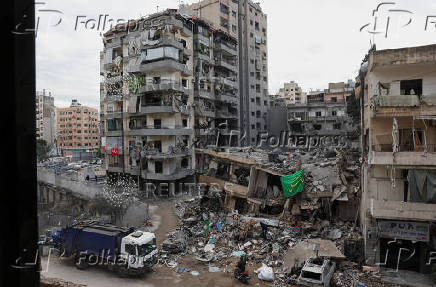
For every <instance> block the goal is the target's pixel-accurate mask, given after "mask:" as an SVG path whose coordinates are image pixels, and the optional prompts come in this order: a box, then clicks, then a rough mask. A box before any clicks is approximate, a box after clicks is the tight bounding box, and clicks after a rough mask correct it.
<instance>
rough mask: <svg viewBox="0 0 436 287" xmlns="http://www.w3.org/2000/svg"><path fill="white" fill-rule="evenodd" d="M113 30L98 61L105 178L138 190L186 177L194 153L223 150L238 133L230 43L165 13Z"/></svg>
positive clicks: (200, 24)
mask: <svg viewBox="0 0 436 287" xmlns="http://www.w3.org/2000/svg"><path fill="white" fill-rule="evenodd" d="M129 25H130V26H129V27H128V28H127V27H126V25H124V27H122V28H121V29H117V28H113V29H111V30H110V31H108V32H107V33H106V34H105V35H104V51H103V52H102V53H101V55H100V58H101V59H100V60H101V75H102V77H103V81H102V84H101V87H100V89H101V130H102V137H103V140H102V142H103V144H102V146H103V147H104V152H105V156H106V165H107V172H108V174H115V175H116V174H129V175H131V176H132V178H134V179H137V181H138V184H139V187H140V188H143V186H144V183H145V182H147V183H155V184H156V186H158V187H159V186H160V185H159V183H162V182H165V183H168V182H171V183H176V184H174V185H170V190H169V192H170V193H171V192H174V191H176V190H171V189H175V188H177V187H178V186H179V185H178V184H177V183H178V182H182V181H184V180H186V179H187V178H189V177H190V176H192V174H193V170H194V169H195V153H194V152H193V147H194V146H207V145H209V144H215V143H216V141H217V139H218V136H219V134H221V136H219V140H220V143H221V144H223V145H228V143H227V141H230V132H229V131H230V130H231V129H238V127H239V116H238V114H239V94H238V82H237V80H236V79H237V73H238V61H237V39H236V38H234V37H232V36H231V35H230V34H228V33H226V32H224V31H221V30H216V29H213V28H212V26H211V24H210V23H208V22H207V21H206V20H202V19H199V18H198V17H195V16H192V15H191V16H188V15H187V14H186V13H183V14H182V13H181V11H178V10H166V11H164V12H160V13H156V14H153V15H151V16H149V17H147V18H143V19H140V20H137V21H135V22H129Z"/></svg>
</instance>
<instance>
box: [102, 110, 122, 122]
mask: <svg viewBox="0 0 436 287" xmlns="http://www.w3.org/2000/svg"><path fill="white" fill-rule="evenodd" d="M103 116H104V118H105V119H106V120H112V119H121V118H122V117H123V113H122V112H121V111H115V112H106V114H104V115H103Z"/></svg>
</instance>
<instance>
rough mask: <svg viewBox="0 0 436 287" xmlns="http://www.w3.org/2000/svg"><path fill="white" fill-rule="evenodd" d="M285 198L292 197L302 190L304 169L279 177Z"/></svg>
mask: <svg viewBox="0 0 436 287" xmlns="http://www.w3.org/2000/svg"><path fill="white" fill-rule="evenodd" d="M280 181H281V182H282V187H283V194H284V196H285V198H288V197H292V196H294V195H296V194H297V193H300V192H301V191H303V187H304V169H302V170H299V171H297V172H296V173H294V174H290V175H285V176H282V177H281V178H280Z"/></svg>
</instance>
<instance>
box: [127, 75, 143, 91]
mask: <svg viewBox="0 0 436 287" xmlns="http://www.w3.org/2000/svg"><path fill="white" fill-rule="evenodd" d="M143 85H145V76H137V75H130V76H129V92H130V93H132V94H139V89H140V88H141V87H142V86H143Z"/></svg>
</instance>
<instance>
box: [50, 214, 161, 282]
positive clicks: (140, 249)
mask: <svg viewBox="0 0 436 287" xmlns="http://www.w3.org/2000/svg"><path fill="white" fill-rule="evenodd" d="M53 242H54V246H55V247H56V248H58V249H59V251H60V254H61V256H63V257H69V256H72V255H74V256H75V261H76V267H77V268H78V269H86V268H88V267H89V266H90V265H101V264H100V263H103V264H104V265H106V266H107V267H108V269H109V270H113V271H116V272H118V273H119V274H120V275H121V276H127V275H140V274H144V273H145V272H147V271H150V270H151V268H152V267H153V265H154V264H156V263H157V253H158V250H157V249H156V237H155V234H154V233H150V232H143V231H139V230H137V231H135V230H134V228H122V227H117V226H114V225H109V224H101V223H99V222H95V221H90V222H80V223H77V224H75V225H73V226H67V227H65V228H63V229H61V230H60V231H59V232H57V233H56V235H55V236H54V237H53ZM96 262H97V264H96Z"/></svg>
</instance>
